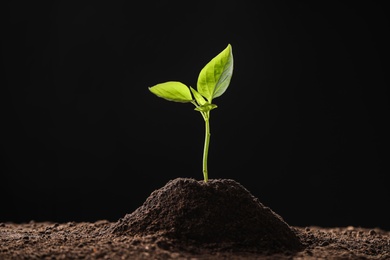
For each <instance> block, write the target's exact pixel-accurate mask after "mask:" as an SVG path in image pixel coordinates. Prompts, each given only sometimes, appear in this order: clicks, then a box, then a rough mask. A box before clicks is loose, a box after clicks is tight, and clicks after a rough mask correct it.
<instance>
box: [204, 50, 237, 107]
mask: <svg viewBox="0 0 390 260" xmlns="http://www.w3.org/2000/svg"><path fill="white" fill-rule="evenodd" d="M232 75H233V52H232V47H231V45H230V44H228V46H227V47H226V48H225V49H224V50H223V51H222V52H221V53H219V54H218V55H217V56H215V57H214V58H213V59H212V60H211V61H210V62H209V63H207V64H206V66H205V67H204V68H203V69H202V70H201V71H200V73H199V77H198V85H197V89H198V92H199V93H200V94H201V95H202V96H204V97H205V98H206V99H207V100H208V101H209V103H211V101H212V100H213V98H216V97H219V96H221V95H222V94H223V93H224V92H225V91H226V89H227V88H228V86H229V84H230V80H231V78H232Z"/></svg>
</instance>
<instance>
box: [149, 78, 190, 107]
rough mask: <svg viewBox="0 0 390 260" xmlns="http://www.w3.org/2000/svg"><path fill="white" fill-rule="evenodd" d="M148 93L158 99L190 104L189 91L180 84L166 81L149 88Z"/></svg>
mask: <svg viewBox="0 0 390 260" xmlns="http://www.w3.org/2000/svg"><path fill="white" fill-rule="evenodd" d="M149 90H150V92H152V93H153V94H155V95H156V96H158V97H160V98H164V99H166V100H169V101H175V102H182V103H186V102H191V101H192V100H193V99H192V96H191V91H190V89H189V88H188V87H187V86H186V85H184V84H183V83H181V82H178V81H168V82H165V83H161V84H157V85H155V86H153V87H149Z"/></svg>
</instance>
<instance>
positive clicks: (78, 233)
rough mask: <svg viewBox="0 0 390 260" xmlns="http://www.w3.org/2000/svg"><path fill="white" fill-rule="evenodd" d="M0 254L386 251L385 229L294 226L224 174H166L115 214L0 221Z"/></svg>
mask: <svg viewBox="0 0 390 260" xmlns="http://www.w3.org/2000/svg"><path fill="white" fill-rule="evenodd" d="M0 259H381V260H382V259H383V260H384V259H390V231H385V230H381V229H379V228H376V229H367V228H362V227H352V226H350V227H335V228H322V227H317V226H310V227H294V226H290V225H288V224H287V223H286V222H285V221H284V220H283V218H282V217H281V216H279V215H278V214H276V213H275V212H273V211H272V210H271V209H270V208H268V207H266V206H264V205H263V204H262V203H261V202H260V201H259V199H257V198H256V197H254V196H253V195H252V194H251V193H250V192H249V191H248V190H247V189H245V188H244V187H243V186H242V185H241V184H239V183H237V182H236V181H234V180H231V179H214V180H210V181H208V182H207V183H204V182H203V181H197V180H194V179H189V178H177V179H174V180H171V181H169V182H168V183H167V184H166V185H165V186H164V187H162V188H161V189H158V190H155V191H154V192H152V194H151V195H150V196H149V197H148V198H147V199H146V201H145V202H144V204H143V205H142V206H140V207H139V208H137V209H136V210H135V211H134V212H132V213H130V214H127V215H125V216H124V217H123V218H121V219H119V220H118V221H117V222H109V221H106V220H101V221H96V222H93V223H89V222H68V223H52V222H34V221H31V222H29V223H12V222H7V223H0Z"/></svg>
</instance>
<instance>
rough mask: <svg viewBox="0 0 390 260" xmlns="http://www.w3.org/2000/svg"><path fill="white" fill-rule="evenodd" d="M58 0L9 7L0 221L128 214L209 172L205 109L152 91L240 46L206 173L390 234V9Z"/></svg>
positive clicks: (314, 221) (292, 217)
mask: <svg viewBox="0 0 390 260" xmlns="http://www.w3.org/2000/svg"><path fill="white" fill-rule="evenodd" d="M54 2H55V3H50V4H49V5H47V4H43V3H42V2H40V1H38V2H36V1H29V2H27V3H21V2H19V1H10V2H8V3H7V4H6V8H5V9H4V10H5V16H4V17H3V18H4V19H5V21H4V23H3V29H2V63H3V71H2V72H3V77H2V80H3V84H2V85H3V87H2V88H1V89H2V95H1V96H2V104H3V105H4V108H3V109H2V112H3V113H2V118H1V125H2V126H1V129H2V131H3V134H2V138H1V148H2V159H3V163H2V167H1V169H2V173H1V191H0V195H1V208H0V221H3V222H5V221H12V222H28V221H30V220H35V221H45V220H50V221H57V222H64V221H95V220H99V219H108V220H110V221H116V220H117V219H119V218H120V217H123V216H124V215H125V214H127V213H130V212H132V211H133V210H135V209H136V208H137V207H138V206H140V205H141V204H142V203H143V201H144V200H145V199H146V198H147V197H148V196H149V195H150V193H151V192H152V191H153V190H155V189H158V188H160V187H162V186H164V185H165V184H166V183H167V182H168V181H169V180H170V179H174V178H177V177H191V178H196V179H199V180H201V179H202V178H203V176H202V165H201V163H202V162H201V161H202V149H203V138H204V122H203V119H202V117H201V115H200V114H199V113H198V112H196V111H194V110H193V108H194V107H193V105H192V104H180V103H174V102H168V101H166V100H163V99H160V98H157V97H156V96H154V95H153V94H151V93H150V92H149V91H148V87H150V86H152V85H154V84H157V83H161V82H165V81H168V80H177V81H181V82H183V83H185V84H187V85H188V86H193V87H196V81H197V77H198V74H199V72H200V70H201V69H202V68H203V66H204V65H205V64H206V63H207V62H209V61H210V60H211V59H212V58H213V57H214V56H215V55H217V54H218V53H219V52H220V51H222V50H223V49H224V48H225V47H226V46H227V44H228V43H230V44H231V45H232V48H233V55H234V73H233V77H232V81H231V83H230V86H229V88H228V89H227V91H226V92H225V93H224V95H222V96H221V97H219V98H217V99H215V100H214V102H215V103H216V104H217V105H218V108H217V109H215V110H213V111H212V112H211V120H210V123H211V133H212V136H211V143H210V153H209V171H210V173H209V174H210V178H231V179H235V180H236V181H238V182H240V183H241V184H242V185H244V186H245V187H246V188H247V189H248V190H249V191H250V192H252V194H253V195H255V196H256V197H258V198H259V199H260V201H261V202H262V203H263V204H265V205H267V206H269V207H270V208H271V209H273V210H274V211H275V212H276V213H278V214H280V215H281V216H282V217H283V218H284V219H285V221H286V222H288V223H289V224H291V225H297V226H308V225H319V226H347V225H355V226H362V227H380V228H384V229H390V222H389V219H390V214H389V198H390V194H389V193H390V192H389V182H388V179H389V178H388V175H389V173H390V171H389V168H390V167H389V151H388V149H389V144H390V142H389V138H388V136H387V135H388V133H389V130H390V129H389V127H388V126H387V123H388V121H389V96H388V95H389V93H388V89H387V86H388V85H389V78H388V71H389V70H388V68H389V66H388V57H389V55H388V46H389V41H388V40H386V37H387V36H388V34H389V18H388V16H387V10H386V9H385V7H384V6H382V5H381V4H379V3H375V2H374V1H368V2H367V1H365V2H361V3H358V2H353V4H345V3H344V1H321V4H320V3H319V2H317V1H192V2H190V1H156V2H151V1H148V2H144V3H137V4H134V3H133V2H131V1H101V2H98V1H85V2H81V1H79V2H75V3H70V2H69V1H54ZM313 2H315V3H313Z"/></svg>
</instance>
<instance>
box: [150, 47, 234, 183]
mask: <svg viewBox="0 0 390 260" xmlns="http://www.w3.org/2000/svg"><path fill="white" fill-rule="evenodd" d="M232 75H233V52H232V46H231V45H230V44H228V46H227V47H226V48H225V49H224V50H223V51H222V52H220V53H219V54H218V55H217V56H215V57H214V58H213V59H212V60H211V61H210V62H209V63H207V64H206V66H204V67H203V69H202V70H201V71H200V73H199V76H198V82H197V87H196V90H195V89H194V88H192V87H191V86H190V87H188V86H187V85H185V84H183V83H181V82H178V81H168V82H164V83H160V84H157V85H154V86H152V87H149V90H150V91H151V92H152V93H153V94H155V95H156V96H158V97H160V98H164V99H166V100H169V101H174V102H181V103H192V104H194V105H195V110H196V111H199V112H200V114H201V115H202V117H203V119H204V121H205V139H204V149H203V164H202V166H203V178H204V181H205V182H207V181H208V170H207V158H208V152H209V144H210V111H211V110H212V109H214V108H216V107H217V105H215V104H213V99H214V98H217V97H219V96H221V95H222V94H223V93H225V91H226V89H227V88H228V86H229V84H230V80H231V78H232Z"/></svg>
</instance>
